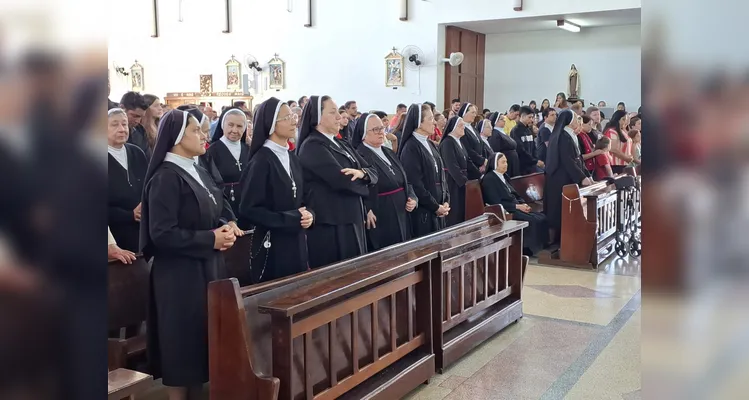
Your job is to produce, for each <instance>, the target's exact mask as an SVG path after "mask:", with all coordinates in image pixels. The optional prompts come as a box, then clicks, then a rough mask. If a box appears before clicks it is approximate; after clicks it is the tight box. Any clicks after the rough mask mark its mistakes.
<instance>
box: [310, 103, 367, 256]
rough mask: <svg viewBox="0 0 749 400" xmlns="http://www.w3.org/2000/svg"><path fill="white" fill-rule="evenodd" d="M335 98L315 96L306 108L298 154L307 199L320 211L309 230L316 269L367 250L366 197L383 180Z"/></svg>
mask: <svg viewBox="0 0 749 400" xmlns="http://www.w3.org/2000/svg"><path fill="white" fill-rule="evenodd" d="M340 118H341V115H340V114H339V113H338V107H337V106H336V104H335V102H334V101H333V99H331V98H330V97H328V96H322V97H319V96H312V97H310V100H309V103H307V106H306V107H304V111H303V112H302V126H301V129H299V143H298V147H297V150H296V151H297V155H298V156H299V160H300V162H301V164H302V167H303V172H302V173H303V175H304V204H306V205H307V206H308V207H309V208H310V209H312V210H315V222H314V223H313V224H312V227H311V228H310V229H309V232H308V235H307V249H308V253H309V266H310V268H318V267H322V266H325V265H328V264H332V263H335V262H338V261H341V260H345V259H349V258H352V257H356V256H359V255H362V254H364V253H366V252H367V238H366V233H365V230H364V221H365V219H366V213H365V212H364V202H363V201H364V199H366V198H367V197H368V196H369V187H370V186H372V185H376V184H377V169H376V168H373V167H372V166H370V164H369V163H368V162H367V161H366V160H364V158H362V157H361V156H360V155H359V153H357V152H356V150H354V149H353V148H352V147H351V145H350V144H349V143H348V142H347V141H346V140H343V139H336V135H337V134H338V121H339V120H340Z"/></svg>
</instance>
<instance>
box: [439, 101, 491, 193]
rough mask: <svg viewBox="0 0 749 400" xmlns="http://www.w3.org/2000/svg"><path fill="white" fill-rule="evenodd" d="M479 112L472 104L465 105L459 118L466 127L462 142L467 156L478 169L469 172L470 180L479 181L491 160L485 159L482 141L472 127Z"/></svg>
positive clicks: (460, 111) (459, 112)
mask: <svg viewBox="0 0 749 400" xmlns="http://www.w3.org/2000/svg"><path fill="white" fill-rule="evenodd" d="M477 112H478V108H477V107H476V105H475V104H471V103H463V105H462V106H461V107H460V110H459V111H458V117H460V118H462V119H463V122H464V125H465V127H464V130H465V135H463V137H462V138H461V139H460V141H461V142H462V144H463V148H464V149H465V151H466V154H468V159H469V160H470V161H471V163H472V164H473V165H474V166H475V167H476V168H471V169H469V170H468V179H479V178H480V177H481V174H483V173H484V172H485V171H486V166H487V165H488V164H489V159H488V158H486V157H484V156H483V154H482V151H481V139H480V138H479V135H478V134H477V133H476V131H475V130H474V129H473V126H472V125H471V124H473V121H474V120H475V119H476V113H477ZM448 123H449V121H448ZM445 129H447V128H445Z"/></svg>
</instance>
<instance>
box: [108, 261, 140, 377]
mask: <svg viewBox="0 0 749 400" xmlns="http://www.w3.org/2000/svg"><path fill="white" fill-rule="evenodd" d="M107 268H108V272H109V276H108V287H107V300H108V304H107V307H108V325H109V331H110V332H118V333H119V332H120V331H121V328H126V331H128V334H126V335H125V336H124V337H120V335H117V337H110V338H108V344H107V353H108V366H109V370H110V371H111V370H115V369H117V368H126V367H130V368H135V366H134V365H131V363H132V361H133V360H134V359H136V358H139V357H140V358H144V357H145V351H146V335H145V333H144V331H143V330H142V329H141V327H142V325H143V323H144V322H145V320H146V313H147V311H148V297H149V295H148V285H149V276H150V271H151V267H150V266H149V265H148V263H147V262H146V261H145V260H144V259H143V257H141V256H138V257H137V258H136V260H135V261H134V262H133V263H132V264H122V263H121V262H119V261H110V262H109V264H108V267H107Z"/></svg>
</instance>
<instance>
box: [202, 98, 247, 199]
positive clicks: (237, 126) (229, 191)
mask: <svg viewBox="0 0 749 400" xmlns="http://www.w3.org/2000/svg"><path fill="white" fill-rule="evenodd" d="M246 134H247V116H246V115H245V113H244V111H242V110H241V109H239V108H229V109H227V110H226V111H224V112H223V113H222V114H221V117H220V118H219V120H218V125H217V126H216V130H215V131H214V132H213V138H212V140H211V146H210V147H209V148H208V151H207V152H206V158H208V159H210V161H212V162H213V164H214V165H215V166H216V168H217V169H218V171H219V173H220V174H221V178H222V180H223V188H224V193H226V196H227V197H228V198H229V202H230V204H231V208H232V210H234V213H235V214H236V213H237V209H238V208H239V202H240V192H241V191H242V190H241V188H240V187H239V181H240V178H241V176H242V170H243V169H244V168H245V167H246V166H247V163H248V162H249V160H250V146H248V145H247V143H246V142H245V140H244V139H245V136H244V135H246Z"/></svg>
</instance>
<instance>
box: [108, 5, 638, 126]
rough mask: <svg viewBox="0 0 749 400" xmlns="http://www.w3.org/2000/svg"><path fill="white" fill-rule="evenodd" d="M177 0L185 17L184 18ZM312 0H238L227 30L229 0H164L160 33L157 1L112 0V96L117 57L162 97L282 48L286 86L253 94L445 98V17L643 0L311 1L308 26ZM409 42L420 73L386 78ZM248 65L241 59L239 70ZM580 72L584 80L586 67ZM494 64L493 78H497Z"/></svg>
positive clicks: (500, 15) (363, 99) (578, 9)
mask: <svg viewBox="0 0 749 400" xmlns="http://www.w3.org/2000/svg"><path fill="white" fill-rule="evenodd" d="M180 2H181V4H182V12H181V17H182V22H179V21H178V20H179V17H180V12H179V4H180ZM306 4H307V2H306V0H292V1H291V5H292V6H291V8H292V12H289V11H287V1H281V0H277V1H267V0H243V1H239V0H232V15H233V17H232V22H233V24H232V25H233V30H232V33H230V34H224V33H222V32H221V31H222V29H223V15H224V9H223V1H217V2H211V3H207V2H199V1H197V0H173V1H169V2H167V1H159V19H160V37H158V38H151V36H150V35H151V13H150V9H151V8H150V7H151V5H152V0H131V1H129V2H128V3H127V5H126V6H125V5H119V3H117V4H114V3H113V5H112V13H113V15H115V16H116V18H113V19H112V20H111V24H110V30H111V34H110V39H109V62H110V68H109V75H110V79H111V85H112V94H111V96H110V97H111V98H112V99H118V98H119V97H120V96H121V95H122V94H123V93H125V92H126V91H127V90H129V89H130V80H129V77H126V76H121V75H119V74H117V73H116V72H114V68H113V65H112V63H116V64H117V65H118V66H120V67H123V68H125V69H126V70H129V68H130V66H131V65H132V64H133V62H134V61H135V60H138V62H139V63H140V64H141V65H142V66H143V69H144V72H143V77H144V90H143V92H145V93H152V94H155V95H157V96H161V97H162V98H163V96H164V95H165V94H166V93H167V92H197V91H199V89H200V87H199V75H201V74H210V75H213V90H214V91H215V92H220V91H226V90H227V89H226V68H225V65H224V64H225V63H226V62H227V61H228V60H229V59H230V58H231V56H232V55H234V56H235V57H236V58H237V59H238V60H239V61H243V60H244V57H245V55H247V54H252V55H254V56H255V57H256V58H258V60H259V61H260V62H261V63H267V62H268V61H269V60H270V59H271V58H272V57H273V55H274V54H275V53H278V55H279V57H280V58H281V59H283V60H284V61H285V62H286V86H285V88H284V89H282V90H280V91H276V90H262V91H258V92H253V93H252V94H253V96H254V97H255V102H256V103H257V102H258V101H262V100H263V99H265V98H268V97H270V96H275V97H278V98H281V99H284V100H287V99H292V98H294V99H296V98H299V97H300V96H302V95H310V94H328V95H330V96H332V97H333V98H334V99H335V100H337V102H338V103H341V104H342V103H344V102H345V101H346V100H352V99H357V100H358V101H359V109H360V110H363V111H366V110H370V109H381V110H383V111H387V112H393V111H394V107H395V105H396V104H398V103H410V102H422V101H427V100H428V101H432V102H435V103H436V104H437V105H438V106H439V107H442V106H443V105H442V104H441V103H442V97H443V95H442V93H443V91H444V82H442V81H443V80H444V72H443V71H444V67H443V65H444V64H442V63H438V59H439V58H442V57H443V56H444V54H442V52H443V48H444V38H442V39H440V30H441V29H444V25H445V24H450V23H457V22H461V21H480V20H491V19H508V18H518V17H519V16H522V17H532V16H539V15H555V14H564V13H584V12H594V11H606V10H614V9H625V8H638V7H640V0H599V1H596V2H591V1H586V0H535V1H526V4H525V5H524V10H523V11H522V12H515V11H513V10H512V1H511V0H501V1H494V0H464V1H461V2H456V1H453V0H430V1H417V0H409V20H408V21H407V22H402V21H399V20H398V16H399V3H398V1H396V0H392V1H387V2H386V1H381V0H356V1H351V0H324V1H323V0H313V14H312V19H313V27H311V28H306V27H304V22H305V19H306ZM407 45H415V46H418V47H420V48H421V49H422V50H423V51H424V53H425V55H426V58H427V60H426V63H425V66H423V67H422V68H421V71H420V73H417V72H416V71H411V70H406V73H405V86H404V87H400V88H398V89H393V88H388V87H385V62H384V58H385V56H386V55H387V54H388V53H389V51H390V49H391V48H392V47H394V46H395V47H396V48H398V49H402V48H403V47H405V46H407ZM488 50H489V47H488V46H487V53H488ZM638 51H639V50H638ZM487 56H488V54H487ZM638 56H639V54H638ZM565 62H566V61H565ZM572 62H574V60H573V61H572ZM623 62H625V63H626V62H627V61H626V60H625V61H623ZM638 62H639V60H638ZM568 64H569V63H568ZM638 65H639V64H638ZM246 69H247V68H246V67H244V66H243V70H242V72H243V73H246V72H247V71H246ZM568 69H569V65H567V70H568ZM583 71H585V72H583ZM583 71H581V73H582V74H583V75H582V76H583V79H587V74H588V72H587V68H586V69H584V70H583ZM489 72H490V71H489V70H487V83H488V82H489V81H492V79H494V80H496V79H498V78H497V77H491V76H490V75H491V74H490V73H489ZM265 76H267V73H266V74H265ZM501 78H503V79H504V77H501ZM627 79H638V82H639V69H638V70H637V77H636V78H635V77H634V76H632V77H628V78H627ZM529 81H530V80H529V79H525V80H524V81H523V84H527V83H528V82H529ZM583 84H584V85H585V84H586V83H585V81H583ZM260 86H261V88H262V86H264V85H263V83H262V80H261V84H260ZM487 88H488V86H487ZM583 90H586V89H585V87H583ZM638 90H639V84H638ZM487 93H490V91H488V90H487ZM544 93H545V92H544ZM638 93H639V92H638ZM508 95H509V93H508ZM522 97H523V98H524V97H527V95H524V96H522ZM625 101H626V100H625Z"/></svg>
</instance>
